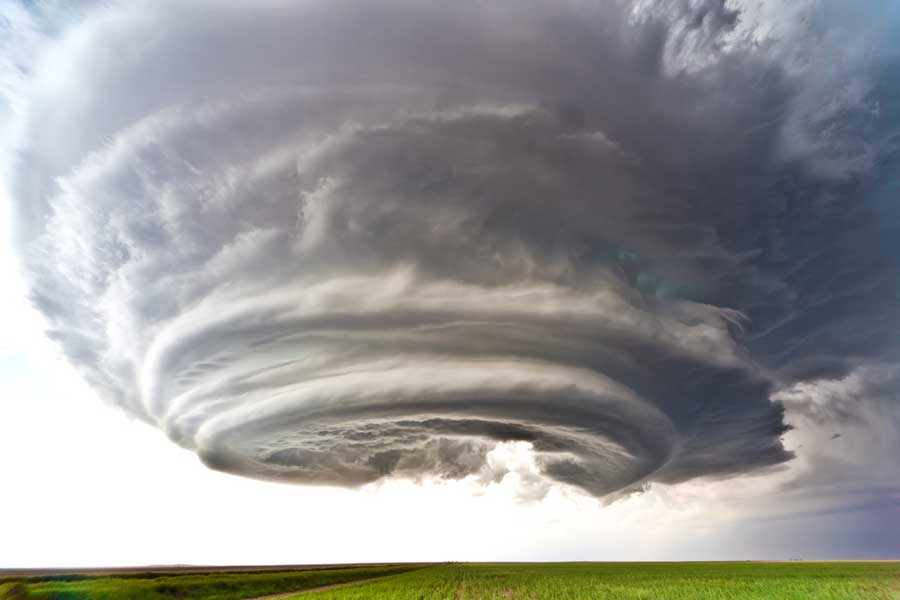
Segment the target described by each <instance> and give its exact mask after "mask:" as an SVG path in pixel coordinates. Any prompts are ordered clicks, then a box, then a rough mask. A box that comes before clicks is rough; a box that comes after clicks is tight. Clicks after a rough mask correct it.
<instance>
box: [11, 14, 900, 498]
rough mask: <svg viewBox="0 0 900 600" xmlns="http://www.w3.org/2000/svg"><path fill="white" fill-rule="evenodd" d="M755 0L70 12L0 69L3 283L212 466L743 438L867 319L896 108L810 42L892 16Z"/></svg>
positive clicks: (893, 345) (769, 437) (701, 460)
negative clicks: (12, 217)
mask: <svg viewBox="0 0 900 600" xmlns="http://www.w3.org/2000/svg"><path fill="white" fill-rule="evenodd" d="M766 6H767V5H760V6H755V7H745V6H740V5H731V4H728V5H726V4H724V3H722V2H716V1H712V0H708V1H704V2H697V1H692V2H689V1H685V2H679V3H671V4H670V5H669V6H668V7H667V8H666V9H665V10H662V9H660V8H658V7H653V6H645V5H644V3H635V4H630V3H625V2H616V3H612V2H596V3H595V2H586V1H575V0H572V1H567V2H554V3H543V2H536V1H527V2H517V3H482V2H453V3H440V4H437V5H431V4H428V3H421V2H407V1H403V0H385V1H378V2H371V1H368V2H356V1H350V0H338V1H334V2H327V3H312V2H298V3H285V2H276V1H270V2H262V3H259V6H256V5H254V8H253V10H252V11H248V7H247V6H246V4H244V3H239V2H234V3H229V2H206V1H200V0H197V1H193V2H179V3H174V2H138V3H122V4H117V3H112V4H104V5H102V6H100V7H97V8H93V9H90V8H89V9H86V10H85V11H84V14H81V15H77V16H71V15H69V16H68V18H70V19H71V21H72V23H71V24H69V25H68V26H67V27H66V28H63V29H62V31H61V32H56V33H53V34H52V35H51V34H48V36H49V39H48V41H46V42H44V43H43V44H38V43H35V44H36V47H37V48H38V49H36V50H35V51H34V53H33V55H32V57H31V58H30V59H29V60H30V62H29V63H28V67H27V69H25V70H24V71H23V70H21V69H20V70H19V71H17V72H18V73H20V75H17V78H16V80H15V81H12V82H10V83H8V85H7V86H6V87H7V88H9V89H10V90H11V91H10V92H9V93H8V96H9V97H10V98H15V99H16V100H17V104H16V106H17V107H18V108H17V109H16V117H15V119H11V120H10V123H12V125H10V127H9V132H10V133H9V134H8V135H7V136H6V137H5V138H4V143H5V145H6V147H7V150H9V151H8V153H7V156H6V158H7V159H8V167H7V171H8V179H9V182H10V184H9V190H10V195H11V197H12V198H13V199H14V202H15V211H16V234H17V236H18V240H17V243H18V246H19V248H20V253H21V256H22V260H23V264H24V265H25V269H26V271H27V273H28V276H29V278H30V282H31V289H32V294H33V299H34V302H35V304H36V305H37V306H38V307H39V309H40V310H41V312H43V314H44V315H45V316H46V317H47V319H48V322H49V323H50V327H51V335H52V336H53V337H54V338H55V339H57V340H58V341H59V343H60V344H61V346H62V348H63V349H64V351H65V353H66V355H67V356H68V357H69V359H70V360H71V361H72V362H73V364H75V365H76V366H77V367H78V368H79V369H80V370H81V371H82V373H83V374H84V376H85V377H86V378H87V379H88V380H89V381H90V383H91V384H92V385H93V386H94V387H95V388H96V389H97V390H98V391H99V392H100V393H101V394H102V395H103V396H104V397H105V398H107V399H108V400H109V401H111V402H113V403H115V404H117V405H119V406H121V407H122V408H123V409H125V410H127V411H128V412H130V413H132V414H134V415H136V416H137V417H139V418H141V419H144V420H146V421H148V422H151V423H154V424H156V425H158V426H159V427H160V428H162V429H164V430H165V432H166V433H167V434H168V436H169V437H170V438H171V439H172V440H173V441H175V442H177V443H178V444H181V445H182V446H184V447H187V448H190V449H192V450H195V451H196V452H197V454H198V455H199V456H200V458H201V459H202V460H203V461H204V462H205V463H206V464H208V465H209V466H211V467H213V468H216V469H221V470H224V471H228V472H232V473H237V474H240V475H246V476H250V477H258V478H267V479H274V480H283V481H292V482H299V483H315V484H336V485H346V486H358V485H362V484H366V483H369V482H373V481H377V480H380V479H382V478H385V477H410V478H419V477H431V476H434V477H443V478H461V477H466V476H469V475H477V476H480V477H482V478H483V479H485V480H486V481H487V480H490V478H492V477H493V478H497V477H502V476H503V472H502V469H500V471H499V472H498V471H497V470H496V468H495V466H494V467H489V465H488V460H487V456H488V454H489V453H490V452H491V451H492V450H493V449H494V448H495V447H496V446H497V445H498V444H499V443H501V442H527V443H529V444H530V445H531V448H532V450H533V452H534V456H535V463H536V465H537V467H538V469H539V470H540V472H541V473H542V474H543V476H544V477H546V478H547V479H549V480H552V481H555V482H561V483H564V484H570V485H572V486H575V487H578V488H580V489H582V490H584V491H586V492H587V493H589V494H592V495H595V496H598V497H604V496H608V495H610V494H617V493H623V492H627V491H629V490H634V489H638V488H640V487H641V486H642V485H644V484H647V483H649V482H653V481H660V482H679V481H685V480H688V479H692V478H695V477H702V476H710V477H724V476H734V475H740V474H744V473H749V472H756V471H759V470H761V469H767V468H773V467H776V466H777V465H780V464H782V463H784V462H785V461H787V460H789V458H790V457H791V454H790V453H789V452H788V451H786V450H785V448H784V447H783V445H782V442H781V436H782V434H784V433H785V431H786V430H787V421H786V418H785V414H784V407H783V405H782V403H781V401H780V400H781V399H782V398H783V397H784V395H783V394H782V396H777V395H776V396H775V397H774V398H773V394H776V392H778V391H779V390H784V389H789V388H791V386H798V385H802V384H803V383H804V382H807V381H813V380H816V381H818V380H821V379H828V378H839V377H844V376H846V375H847V374H849V373H851V372H853V371H854V369H857V368H860V367H869V366H872V365H878V364H886V363H892V362H894V361H895V360H896V355H897V351H898V349H900V346H898V344H897V341H898V340H897V336H896V334H895V333H894V332H893V331H892V328H891V327H889V326H888V325H889V324H891V323H896V322H897V319H898V316H900V315H898V314H897V289H898V288H897V283H898V272H900V269H898V267H900V265H898V263H897V260H896V258H895V256H896V254H897V252H896V251H897V250H898V248H897V247H896V246H897V242H896V240H897V239H900V238H898V236H897V231H896V229H897V223H898V222H900V221H898V216H900V215H898V211H897V209H896V208H895V207H894V206H893V203H892V202H891V200H890V197H889V196H890V194H891V191H890V190H891V189H895V188H892V187H891V186H893V185H895V184H893V183H892V182H891V180H890V177H889V175H888V173H890V172H891V171H890V170H891V168H892V164H893V161H895V160H896V143H897V137H896V135H897V133H896V132H897V111H898V108H900V107H898V106H897V93H896V92H897V88H896V85H897V83H896V82H894V81H891V80H890V79H889V78H888V77H887V76H886V75H885V73H890V72H891V69H892V66H893V67H895V66H896V65H895V63H892V61H893V60H895V57H894V56H891V55H890V54H888V53H884V52H881V51H880V48H879V47H878V46H877V42H878V40H879V39H880V38H879V35H887V34H885V33H884V32H883V31H880V30H876V29H875V28H874V26H872V28H871V29H872V30H871V31H868V32H867V33H868V37H867V38H866V39H868V40H871V42H870V43H871V44H872V47H860V48H857V47H853V48H852V49H853V51H841V52H840V53H839V48H848V47H849V46H847V44H849V43H850V40H856V39H858V36H856V35H855V34H856V33H858V31H857V30H855V29H853V28H854V27H857V28H859V27H863V24H865V23H870V22H878V23H881V25H880V27H882V28H885V27H887V25H884V23H888V22H890V19H887V18H885V19H866V18H863V17H861V16H859V15H855V17H854V18H850V17H847V18H845V15H842V14H840V13H841V9H839V8H838V7H835V6H833V5H831V4H827V3H826V4H823V5H821V6H818V5H817V6H812V7H810V8H808V10H809V14H804V15H801V16H797V15H796V14H787V13H779V12H778V11H777V10H775V9H771V8H770V9H769V10H768V11H767V10H763V9H764V8H766ZM751 8H755V10H751ZM32 10H35V9H32ZM867 10H871V11H872V13H873V14H874V13H878V14H882V13H887V12H889V10H888V8H882V7H881V6H880V5H879V4H877V3H874V2H873V3H871V6H870V7H867ZM770 13H771V14H770ZM852 16H853V15H851V17H852ZM870 16H871V15H870ZM23 18H26V17H23ZM27 18H31V19H33V20H34V21H35V22H36V23H41V22H42V21H41V20H42V19H43V20H48V19H50V17H49V16H48V15H47V14H31V15H30V17H27ZM779 18H781V19H783V20H782V21H779V20H778V19H779ZM854 19H855V20H854ZM832 21H835V22H837V21H839V22H840V23H841V24H842V25H841V27H832ZM861 23H862V24H861ZM36 27H37V26H36ZM38 29H40V28H39V27H38ZM35 35H39V34H35ZM21 60H23V61H24V60H25V59H21ZM894 70H896V69H895V68H894ZM21 73H25V74H24V75H21ZM12 104H13V103H12V101H10V106H12ZM791 389H797V388H791Z"/></svg>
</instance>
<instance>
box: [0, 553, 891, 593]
mask: <svg viewBox="0 0 900 600" xmlns="http://www.w3.org/2000/svg"><path fill="white" fill-rule="evenodd" d="M62 577H64V578H66V579H72V577H73V576H71V575H67V576H62ZM43 579H47V578H46V577H45V578H43ZM334 584H338V585H336V586H335V587H330V588H327V589H320V588H321V587H322V586H330V585H334ZM13 585H14V586H16V587H15V589H16V590H17V591H15V592H14V594H17V595H12V596H11V597H14V598H31V599H41V600H54V599H66V600H75V599H79V600H80V599H85V600H87V599H102V600H139V599H144V598H147V599H155V600H162V599H169V600H175V599H178V600H181V599H198V600H238V599H245V598H254V597H256V596H262V595H265V594H274V593H280V592H285V591H299V590H306V591H304V592H301V593H297V594H292V595H290V596H289V597H290V598H297V599H303V598H311V597H314V598H316V599H317V600H362V599H369V598H373V599H397V600H438V599H448V600H463V599H470V600H471V599H496V600H507V599H515V598H518V599H523V600H524V599H541V598H547V599H563V598H566V599H581V598H584V599H588V598H590V599H599V600H604V599H610V600H613V599H615V600H631V599H644V600H694V599H696V600H726V599H735V600H742V599H747V600H801V599H803V600H807V599H815V600H838V599H840V600H859V599H869V598H871V599H876V600H900V563H889V562H881V563H877V562H823V563H801V562H787V563H522V564H513V563H497V564H487V563H472V564H470V563H451V564H441V565H430V566H418V567H415V566H411V565H405V566H387V567H352V568H342V569H327V570H315V571H276V572H264V573H260V572H255V573H254V572H244V573H234V572H231V573H221V572H218V573H207V574H197V573H180V574H172V573H168V574H165V573H163V574H160V573H157V574H152V575H151V574H135V575H129V576H126V577H123V576H101V577H97V576H91V577H88V578H85V579H81V580H77V581H64V580H59V579H56V580H50V581H38V580H34V579H20V580H19V581H17V582H9V583H6V584H0V598H4V592H3V587H4V586H6V587H7V588H8V591H10V592H12V588H11V587H10V586H13Z"/></svg>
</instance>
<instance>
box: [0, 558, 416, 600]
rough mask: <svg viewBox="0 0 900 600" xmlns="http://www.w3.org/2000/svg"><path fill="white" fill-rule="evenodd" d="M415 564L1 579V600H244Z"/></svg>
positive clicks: (367, 576) (387, 572) (389, 572)
mask: <svg viewBox="0 0 900 600" xmlns="http://www.w3.org/2000/svg"><path fill="white" fill-rule="evenodd" d="M412 568H417V566H414V565H392V566H361V567H349V568H340V569H303V570H285V571H263V572H260V571H256V572H254V571H240V572H238V571H233V572H228V571H210V572H203V573H197V572H178V571H174V572H173V571H158V572H145V573H128V574H124V573H123V574H113V575H91V574H60V575H43V576H38V577H10V578H6V579H5V582H4V580H2V579H0V600H6V598H7V597H8V598H11V599H15V600H20V599H23V600H24V599H27V600H181V599H185V600H186V599H188V598H190V599H191V600H243V599H245V598H254V597H257V596H264V595H267V594H277V593H282V592H292V591H296V590H303V589H308V588H315V587H321V586H326V585H333V584H339V583H346V582H349V581H357V580H359V579H372V578H377V577H383V576H386V575H394V574H397V573H403V572H407V571H409V570H410V569H412Z"/></svg>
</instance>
